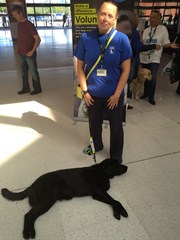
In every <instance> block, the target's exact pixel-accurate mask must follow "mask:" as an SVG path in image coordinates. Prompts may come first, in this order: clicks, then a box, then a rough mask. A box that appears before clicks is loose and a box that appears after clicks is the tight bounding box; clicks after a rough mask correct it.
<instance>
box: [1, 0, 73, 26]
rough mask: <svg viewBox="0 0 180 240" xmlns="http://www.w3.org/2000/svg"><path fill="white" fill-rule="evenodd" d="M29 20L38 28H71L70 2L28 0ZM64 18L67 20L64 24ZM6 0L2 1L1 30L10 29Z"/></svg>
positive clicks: (68, 0)
mask: <svg viewBox="0 0 180 240" xmlns="http://www.w3.org/2000/svg"><path fill="white" fill-rule="evenodd" d="M26 6H27V14H28V19H29V20H30V21H32V22H33V23H34V25H35V26H36V27H42V28H48V27H57V28H61V27H71V26H72V21H71V8H70V0H26ZM63 18H64V19H66V22H65V24H63ZM8 27H9V19H8V16H7V8H6V0H0V28H8Z"/></svg>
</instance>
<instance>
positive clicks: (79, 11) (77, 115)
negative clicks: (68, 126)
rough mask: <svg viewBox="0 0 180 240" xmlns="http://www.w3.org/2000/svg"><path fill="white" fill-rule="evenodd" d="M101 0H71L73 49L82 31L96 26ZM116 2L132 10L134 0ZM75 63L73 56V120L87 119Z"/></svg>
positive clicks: (117, 0)
mask: <svg viewBox="0 0 180 240" xmlns="http://www.w3.org/2000/svg"><path fill="white" fill-rule="evenodd" d="M102 2H104V1H103V0H98V1H95V0H86V1H85V0H71V15H72V36H73V50H74V49H75V47H76V45H77V42H78V40H79V38H80V37H81V35H82V33H83V32H87V31H92V30H93V29H95V28H96V27H97V10H98V8H99V6H100V5H101V3H102ZM116 2H117V5H118V10H132V8H133V6H134V4H133V3H134V0H116ZM92 50H93V49H92ZM76 63H77V59H76V58H75V57H74V120H79V121H84V120H87V118H88V115H87V108H86V104H85V102H84V100H83V98H82V96H81V90H80V88H77V85H78V79H77V77H76ZM77 90H78V92H77ZM125 103H126V100H125ZM125 105H126V104H125ZM125 112H126V110H125ZM125 112H124V121H125Z"/></svg>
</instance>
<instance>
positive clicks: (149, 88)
mask: <svg viewBox="0 0 180 240" xmlns="http://www.w3.org/2000/svg"><path fill="white" fill-rule="evenodd" d="M141 65H142V67H143V68H148V69H149V70H151V74H152V80H151V81H150V82H145V83H144V95H146V96H148V97H149V99H154V95H155V91H156V78H157V71H158V67H159V63H149V64H144V63H143V64H141Z"/></svg>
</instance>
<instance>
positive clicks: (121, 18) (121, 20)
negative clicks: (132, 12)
mask: <svg viewBox="0 0 180 240" xmlns="http://www.w3.org/2000/svg"><path fill="white" fill-rule="evenodd" d="M124 21H129V22H130V18H129V17H128V15H126V14H122V15H120V16H119V17H118V19H117V23H121V22H124Z"/></svg>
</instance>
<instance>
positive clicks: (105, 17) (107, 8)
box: [98, 2, 117, 34]
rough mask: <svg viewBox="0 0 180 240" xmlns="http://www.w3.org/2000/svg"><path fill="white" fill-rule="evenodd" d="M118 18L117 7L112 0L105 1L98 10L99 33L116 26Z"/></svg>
mask: <svg viewBox="0 0 180 240" xmlns="http://www.w3.org/2000/svg"><path fill="white" fill-rule="evenodd" d="M116 18H117V7H116V6H115V5H113V4H112V3H110V2H105V3H103V4H102V5H101V8H100V10H99V12H98V27H99V33H101V34H105V33H107V32H108V31H109V29H110V28H111V27H114V26H115V22H116Z"/></svg>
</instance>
